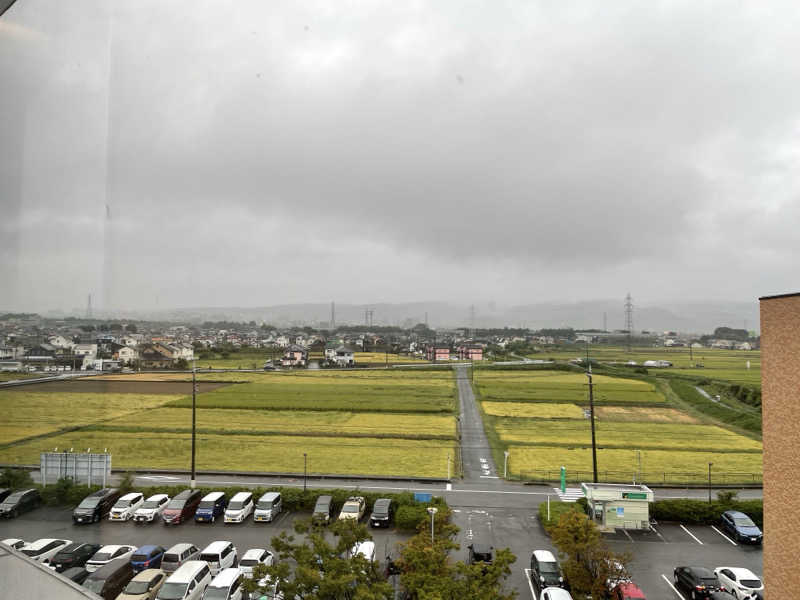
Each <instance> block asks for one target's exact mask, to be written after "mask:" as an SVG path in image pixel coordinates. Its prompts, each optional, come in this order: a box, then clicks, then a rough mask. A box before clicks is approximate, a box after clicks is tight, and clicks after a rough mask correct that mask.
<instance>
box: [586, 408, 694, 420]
mask: <svg viewBox="0 0 800 600" xmlns="http://www.w3.org/2000/svg"><path fill="white" fill-rule="evenodd" d="M594 414H595V416H596V417H597V419H599V420H601V421H651V422H653V423H699V421H698V420H697V419H695V418H694V417H693V416H691V415H689V414H687V413H685V412H683V411H681V410H678V409H677V408H663V407H651V406H596V407H595V409H594Z"/></svg>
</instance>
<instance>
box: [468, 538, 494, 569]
mask: <svg viewBox="0 0 800 600" xmlns="http://www.w3.org/2000/svg"><path fill="white" fill-rule="evenodd" d="M467 550H468V551H469V556H468V557H467V564H469V565H476V564H479V563H480V564H482V565H483V566H484V570H485V569H486V567H488V566H489V565H490V564H492V563H493V562H494V546H489V545H487V544H481V543H479V542H476V543H472V544H470V545H469V546H467Z"/></svg>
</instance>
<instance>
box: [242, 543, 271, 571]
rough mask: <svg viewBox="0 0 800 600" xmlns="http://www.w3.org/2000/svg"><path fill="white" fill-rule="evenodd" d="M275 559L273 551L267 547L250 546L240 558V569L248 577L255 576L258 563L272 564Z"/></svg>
mask: <svg viewBox="0 0 800 600" xmlns="http://www.w3.org/2000/svg"><path fill="white" fill-rule="evenodd" d="M272 561H273V556H272V552H270V551H269V550H266V549H265V548H250V550H248V551H247V552H245V553H244V554H243V555H242V558H241V560H239V571H241V573H242V575H244V576H246V577H252V576H253V569H254V568H255V567H256V566H258V565H267V566H269V565H271V564H272Z"/></svg>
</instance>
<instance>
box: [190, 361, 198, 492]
mask: <svg viewBox="0 0 800 600" xmlns="http://www.w3.org/2000/svg"><path fill="white" fill-rule="evenodd" d="M196 430H197V362H196V361H195V359H194V358H192V478H191V479H190V481H189V487H191V488H192V489H194V488H195V487H196V486H197V477H196V473H195V449H196V445H197V444H196Z"/></svg>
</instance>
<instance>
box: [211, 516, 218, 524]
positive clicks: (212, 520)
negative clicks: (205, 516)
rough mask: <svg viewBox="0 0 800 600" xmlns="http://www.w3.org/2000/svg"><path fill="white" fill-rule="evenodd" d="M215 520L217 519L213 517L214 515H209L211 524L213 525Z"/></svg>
mask: <svg viewBox="0 0 800 600" xmlns="http://www.w3.org/2000/svg"><path fill="white" fill-rule="evenodd" d="M216 520H217V517H215V516H214V515H211V522H212V523H213V522H214V521H216Z"/></svg>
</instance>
